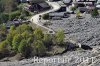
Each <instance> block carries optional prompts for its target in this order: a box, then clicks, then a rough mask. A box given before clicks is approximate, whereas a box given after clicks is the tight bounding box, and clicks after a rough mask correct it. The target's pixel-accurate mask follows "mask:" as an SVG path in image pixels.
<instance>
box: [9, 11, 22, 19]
mask: <svg viewBox="0 0 100 66" xmlns="http://www.w3.org/2000/svg"><path fill="white" fill-rule="evenodd" d="M20 15H21V13H20V11H14V12H11V13H10V14H9V20H13V19H15V18H18V17H19V16H20Z"/></svg>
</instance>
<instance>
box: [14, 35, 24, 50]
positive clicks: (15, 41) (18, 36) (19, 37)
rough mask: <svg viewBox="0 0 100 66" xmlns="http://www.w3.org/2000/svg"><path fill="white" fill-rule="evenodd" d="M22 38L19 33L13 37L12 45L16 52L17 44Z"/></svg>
mask: <svg viewBox="0 0 100 66" xmlns="http://www.w3.org/2000/svg"><path fill="white" fill-rule="evenodd" d="M22 39H23V38H22V36H21V35H20V34H17V35H15V36H14V38H13V41H12V46H13V49H14V50H15V51H16V52H18V46H19V44H20V42H21V40H22Z"/></svg>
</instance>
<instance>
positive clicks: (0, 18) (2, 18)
mask: <svg viewBox="0 0 100 66" xmlns="http://www.w3.org/2000/svg"><path fill="white" fill-rule="evenodd" d="M8 20H9V14H7V13H2V14H1V15H0V21H2V22H3V23H7V21H8Z"/></svg>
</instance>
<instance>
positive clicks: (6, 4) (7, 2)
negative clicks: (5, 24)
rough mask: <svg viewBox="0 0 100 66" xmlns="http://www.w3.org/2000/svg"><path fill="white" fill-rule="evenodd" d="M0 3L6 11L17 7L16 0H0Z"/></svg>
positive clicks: (8, 11)
mask: <svg viewBox="0 0 100 66" xmlns="http://www.w3.org/2000/svg"><path fill="white" fill-rule="evenodd" d="M1 3H2V6H3V9H4V11H5V12H6V13H10V12H12V11H14V10H16V9H17V3H16V0H1Z"/></svg>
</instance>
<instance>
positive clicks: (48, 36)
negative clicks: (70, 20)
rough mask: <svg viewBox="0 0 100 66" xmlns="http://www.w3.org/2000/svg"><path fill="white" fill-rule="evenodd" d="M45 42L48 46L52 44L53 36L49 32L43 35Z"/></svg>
mask: <svg viewBox="0 0 100 66" xmlns="http://www.w3.org/2000/svg"><path fill="white" fill-rule="evenodd" d="M43 41H44V44H45V46H46V47H47V48H49V47H50V46H51V44H52V37H51V35H49V34H44V37H43Z"/></svg>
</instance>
